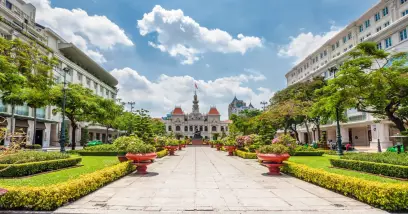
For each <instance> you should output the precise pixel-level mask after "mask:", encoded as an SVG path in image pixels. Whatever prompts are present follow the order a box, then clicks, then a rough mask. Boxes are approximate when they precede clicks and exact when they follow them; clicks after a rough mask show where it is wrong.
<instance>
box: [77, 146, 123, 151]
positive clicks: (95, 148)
mask: <svg viewBox="0 0 408 214" xmlns="http://www.w3.org/2000/svg"><path fill="white" fill-rule="evenodd" d="M83 150H84V151H92V152H117V151H118V148H117V147H116V145H113V144H102V145H97V146H89V147H85V148H84V149H83Z"/></svg>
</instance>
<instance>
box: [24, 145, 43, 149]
mask: <svg viewBox="0 0 408 214" xmlns="http://www.w3.org/2000/svg"><path fill="white" fill-rule="evenodd" d="M24 148H25V149H41V148H42V146H41V145H40V144H34V145H25V146H24Z"/></svg>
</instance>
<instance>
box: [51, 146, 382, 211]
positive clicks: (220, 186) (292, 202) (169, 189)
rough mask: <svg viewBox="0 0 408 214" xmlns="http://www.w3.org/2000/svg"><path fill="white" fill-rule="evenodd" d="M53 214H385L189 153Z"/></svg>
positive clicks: (245, 164)
mask: <svg viewBox="0 0 408 214" xmlns="http://www.w3.org/2000/svg"><path fill="white" fill-rule="evenodd" d="M148 171H150V172H151V173H150V174H148V175H144V176H139V175H135V174H131V175H129V176H126V177H125V178H122V179H120V180H118V181H116V182H114V183H112V184H110V185H108V186H106V187H104V188H102V189H100V190H98V191H96V192H94V193H92V194H90V195H88V196H85V197H83V198H82V199H80V200H78V201H76V202H74V203H72V204H70V205H67V206H65V207H62V208H60V209H58V210H57V211H56V213H146V212H148V213H155V212H170V213H184V212H185V213H188V212H197V213H316V212H319V213H359V214H363V213H370V214H374V213H385V212H384V211H381V210H378V209H374V208H372V207H370V206H368V205H366V204H364V203H361V202H358V201H356V200H353V199H350V198H347V197H345V196H342V195H339V194H337V193H334V192H331V191H328V190H326V189H323V188H320V187H318V186H315V185H312V184H309V183H307V182H303V181H301V180H298V179H296V178H293V177H290V176H286V175H283V176H278V177H277V176H267V175H265V173H266V172H267V169H266V168H265V167H263V166H261V165H259V164H258V163H257V162H256V161H255V160H244V159H241V158H238V157H228V156H226V153H225V152H217V151H215V149H211V148H209V147H189V148H187V149H185V150H184V151H181V152H180V151H179V152H177V156H167V157H164V158H163V159H160V160H158V161H156V162H155V163H154V164H152V165H150V166H149V168H148Z"/></svg>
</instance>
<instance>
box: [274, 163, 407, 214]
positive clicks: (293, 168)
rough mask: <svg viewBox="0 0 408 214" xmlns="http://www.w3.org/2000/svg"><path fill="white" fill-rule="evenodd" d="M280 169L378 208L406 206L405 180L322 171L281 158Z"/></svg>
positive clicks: (405, 207) (392, 209) (393, 209)
mask: <svg viewBox="0 0 408 214" xmlns="http://www.w3.org/2000/svg"><path fill="white" fill-rule="evenodd" d="M282 171H283V172H286V173H288V174H291V175H293V176H295V177H297V178H300V179H302V180H305V181H308V182H310V183H313V184H316V185H318V186H321V187H324V188H327V189H330V190H333V191H336V192H338V193H341V194H343V195H346V196H351V197H354V198H356V199H358V200H360V201H362V202H364V203H367V204H370V205H372V206H375V207H379V208H381V209H385V210H390V211H397V210H406V209H408V184H407V183H381V182H376V181H368V180H365V179H361V178H356V177H351V176H346V175H340V174H335V173H330V172H326V171H324V170H322V169H315V168H311V167H308V166H306V165H303V164H297V163H293V162H290V161H287V162H285V165H284V166H283V167H282Z"/></svg>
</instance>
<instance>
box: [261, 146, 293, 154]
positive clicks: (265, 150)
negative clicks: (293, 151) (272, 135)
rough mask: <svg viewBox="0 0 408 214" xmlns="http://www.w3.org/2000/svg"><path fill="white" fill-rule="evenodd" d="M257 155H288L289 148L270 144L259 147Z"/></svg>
mask: <svg viewBox="0 0 408 214" xmlns="http://www.w3.org/2000/svg"><path fill="white" fill-rule="evenodd" d="M259 153H262V154H277V155H280V154H285V153H289V148H288V147H287V146H284V145H281V144H272V145H265V146H261V147H259Z"/></svg>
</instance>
